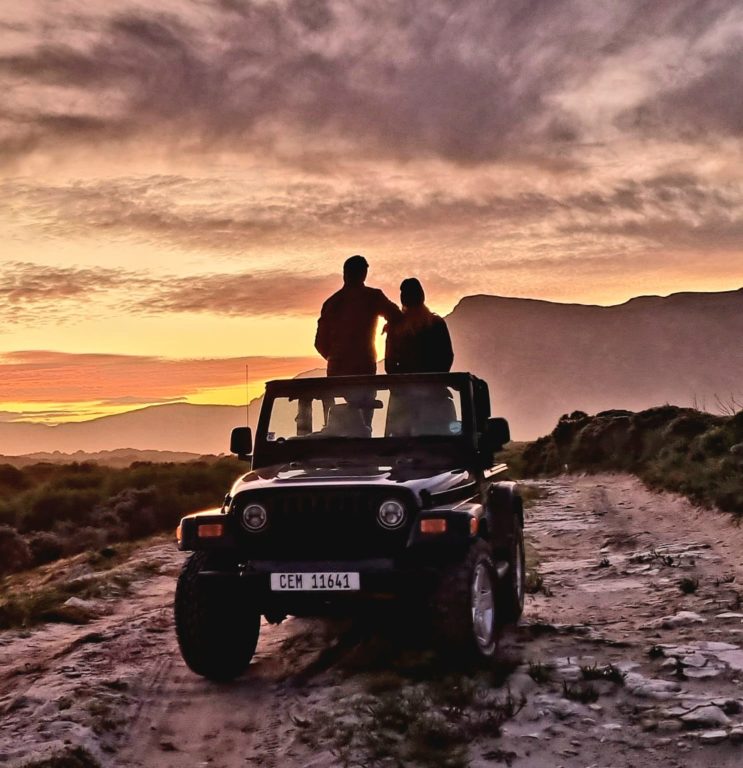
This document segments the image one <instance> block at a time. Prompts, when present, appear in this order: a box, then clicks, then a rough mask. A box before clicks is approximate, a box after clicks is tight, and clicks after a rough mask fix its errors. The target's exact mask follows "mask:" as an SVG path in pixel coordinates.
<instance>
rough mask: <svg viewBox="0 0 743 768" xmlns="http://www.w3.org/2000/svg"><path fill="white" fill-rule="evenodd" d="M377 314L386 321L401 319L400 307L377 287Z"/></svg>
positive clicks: (393, 321) (394, 321) (391, 321)
mask: <svg viewBox="0 0 743 768" xmlns="http://www.w3.org/2000/svg"><path fill="white" fill-rule="evenodd" d="M377 315H379V316H381V317H383V318H384V319H385V320H386V321H387V322H388V323H396V322H398V320H401V319H402V312H401V311H400V307H398V306H397V304H395V302H394V301H390V300H389V299H388V298H387V297H386V296H385V295H384V292H383V291H380V290H379V289H377Z"/></svg>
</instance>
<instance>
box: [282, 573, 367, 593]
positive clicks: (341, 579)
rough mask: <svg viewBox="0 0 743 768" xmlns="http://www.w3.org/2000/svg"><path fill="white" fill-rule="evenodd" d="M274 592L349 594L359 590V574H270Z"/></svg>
mask: <svg viewBox="0 0 743 768" xmlns="http://www.w3.org/2000/svg"><path fill="white" fill-rule="evenodd" d="M271 589H272V590H273V591H274V592H351V591H353V590H358V589H360V587H359V574H358V573H351V572H345V571H342V572H339V571H330V572H323V573H272V574H271Z"/></svg>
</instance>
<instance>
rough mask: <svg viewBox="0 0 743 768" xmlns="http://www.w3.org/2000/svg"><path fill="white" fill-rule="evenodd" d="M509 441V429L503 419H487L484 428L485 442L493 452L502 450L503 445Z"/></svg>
mask: <svg viewBox="0 0 743 768" xmlns="http://www.w3.org/2000/svg"><path fill="white" fill-rule="evenodd" d="M510 441H511V430H510V428H509V426H508V422H507V421H506V420H505V419H501V418H493V419H488V424H487V427H486V428H485V444H486V445H487V446H488V450H490V451H492V452H493V453H497V452H498V451H502V450H503V446H504V445H505V444H506V443H508V442H510Z"/></svg>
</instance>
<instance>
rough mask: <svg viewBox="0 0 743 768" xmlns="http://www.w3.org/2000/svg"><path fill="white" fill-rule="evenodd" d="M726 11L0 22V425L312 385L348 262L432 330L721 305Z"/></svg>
mask: <svg viewBox="0 0 743 768" xmlns="http://www.w3.org/2000/svg"><path fill="white" fill-rule="evenodd" d="M741 82H743V5H742V4H741V3H740V2H739V0H705V2H698V0H695V1H694V2H691V1H689V0H624V1H623V2H616V1H615V0H518V2H517V1H516V0H510V1H509V2H504V1H503V0H420V1H418V0H376V1H374V2H371V1H369V2H363V1H361V0H270V1H263V0H148V1H147V2H139V1H138V0H118V1H117V2H116V3H91V2H79V1H78V0H26V1H25V2H24V3H10V2H6V3H3V4H2V6H0V87H1V88H2V94H3V97H2V99H1V100H0V236H1V237H2V241H1V245H0V420H5V421H12V420H19V419H20V420H25V419H30V420H42V421H46V422H48V423H54V422H56V421H63V420H71V419H84V418H91V417H95V416H99V415H103V414H107V413H115V412H119V411H121V410H125V409H129V408H134V407H141V406H143V405H147V404H152V403H165V402H195V403H209V402H212V403H241V402H244V399H245V366H246V363H247V364H248V366H249V370H250V383H251V395H255V394H258V393H259V391H260V389H261V387H262V383H263V382H264V381H265V380H266V379H269V378H272V377H280V376H289V375H294V374H295V373H298V372H300V371H304V370H308V369H311V368H315V367H319V366H320V365H321V363H322V361H321V360H320V359H319V358H317V356H316V355H315V352H314V349H313V344H312V343H313V338H314V331H315V323H316V317H317V314H318V311H319V307H320V305H321V303H322V301H323V299H324V298H326V297H327V296H328V295H329V294H330V293H332V292H333V291H334V290H336V289H337V288H338V287H340V276H339V275H340V270H341V265H342V263H343V261H344V259H345V258H346V257H347V256H349V255H351V254H353V253H363V254H364V255H365V256H366V257H367V259H368V260H369V262H370V264H371V269H370V274H369V280H368V282H369V283H370V284H372V285H376V286H379V287H381V288H383V289H384V290H385V291H386V292H387V293H388V295H390V296H391V297H393V298H395V297H396V296H397V287H398V286H399V283H400V281H401V280H402V279H403V278H405V277H409V276H412V275H415V276H418V277H419V278H420V279H421V281H422V282H423V284H424V286H425V288H426V292H427V295H428V297H429V304H430V305H431V306H432V307H433V308H434V309H435V310H436V311H439V312H441V313H446V312H449V311H451V309H452V308H453V307H454V306H455V305H456V303H457V302H458V300H459V299H460V298H461V297H463V296H465V295H469V294H473V293H489V294H495V295H501V296H524V297H531V298H542V299H549V300H554V301H561V302H579V303H596V304H615V303H621V302H623V301H626V300H627V299H629V298H631V297H633V296H636V295H641V294H661V295H666V294H669V293H672V292H676V291H689V290H701V291H718V290H720V291H721V290H730V289H734V288H739V287H741V286H743V246H742V245H741V243H743V206H742V203H743V162H742V160H743V157H742V155H743V151H742V150H743V141H742V139H743V89H741V86H740V83H741Z"/></svg>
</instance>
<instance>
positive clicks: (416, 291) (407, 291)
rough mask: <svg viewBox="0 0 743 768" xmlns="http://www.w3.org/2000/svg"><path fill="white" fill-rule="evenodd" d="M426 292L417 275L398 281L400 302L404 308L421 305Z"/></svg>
mask: <svg viewBox="0 0 743 768" xmlns="http://www.w3.org/2000/svg"><path fill="white" fill-rule="evenodd" d="M425 301H426V294H425V292H424V290H423V286H422V285H421V284H420V280H418V278H417V277H408V278H407V279H405V280H403V281H402V283H400V303H401V304H402V305H403V307H405V308H406V309H410V308H413V307H422V306H423V304H424V303H425Z"/></svg>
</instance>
